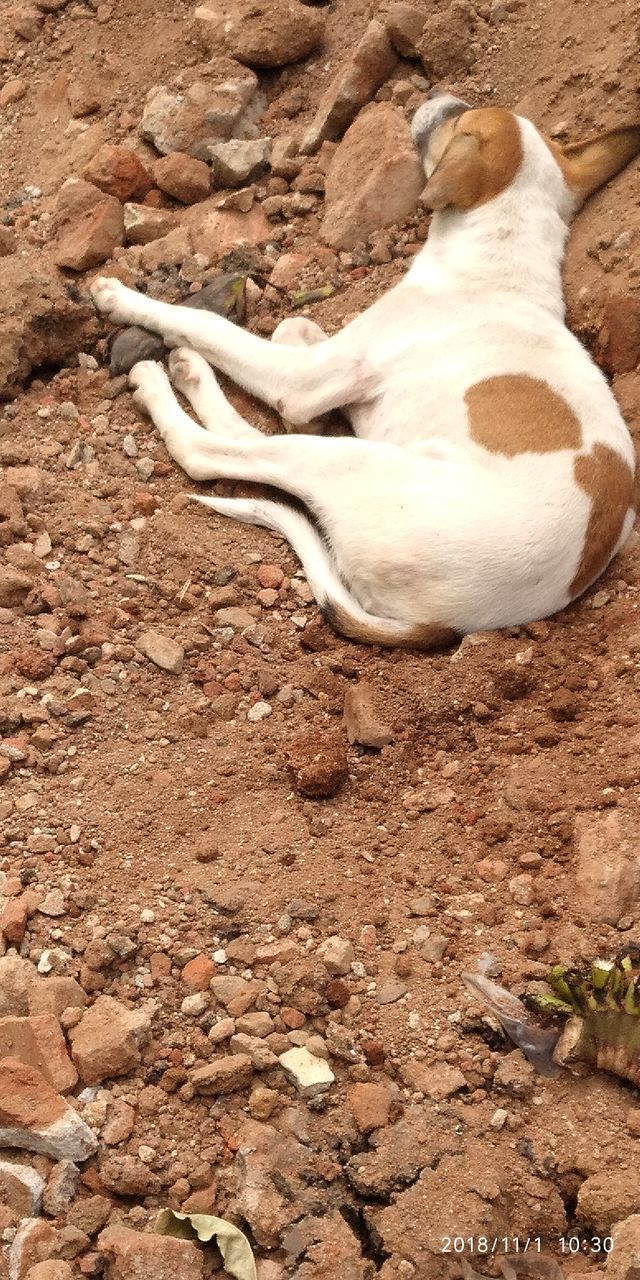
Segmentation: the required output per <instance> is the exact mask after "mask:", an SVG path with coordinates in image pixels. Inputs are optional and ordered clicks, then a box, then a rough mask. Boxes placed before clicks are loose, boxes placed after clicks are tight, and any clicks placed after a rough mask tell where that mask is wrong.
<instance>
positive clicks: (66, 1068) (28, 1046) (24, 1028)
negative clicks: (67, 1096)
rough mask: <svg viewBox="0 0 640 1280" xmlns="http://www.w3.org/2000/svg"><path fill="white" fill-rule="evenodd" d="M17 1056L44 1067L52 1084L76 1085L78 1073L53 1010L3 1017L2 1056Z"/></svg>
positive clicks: (0, 1029) (60, 1087)
mask: <svg viewBox="0 0 640 1280" xmlns="http://www.w3.org/2000/svg"><path fill="white" fill-rule="evenodd" d="M7 1057H9V1058H17V1059H18V1060H19V1061H20V1062H24V1063H25V1064H26V1065H27V1066H29V1067H35V1068H36V1069H37V1070H38V1071H41V1072H42V1074H43V1076H44V1078H45V1080H48V1082H49V1084H50V1085H51V1086H52V1088H54V1089H57V1090H59V1092H60V1093H66V1092H67V1090H69V1089H73V1086H74V1085H75V1084H76V1082H77V1079H78V1073H77V1071H76V1069H75V1067H74V1065H73V1063H72V1061H71V1058H70V1057H69V1054H68V1053H67V1046H66V1044H65V1039H64V1036H63V1034H62V1031H61V1030H60V1024H59V1022H58V1019H57V1018H54V1016H53V1014H51V1013H45V1014H41V1015H40V1016H39V1017H31V1018H0V1058H7Z"/></svg>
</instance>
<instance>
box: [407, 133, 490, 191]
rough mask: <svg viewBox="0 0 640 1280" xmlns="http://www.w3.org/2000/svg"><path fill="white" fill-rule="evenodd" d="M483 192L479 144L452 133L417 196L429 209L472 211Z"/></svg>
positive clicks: (467, 134)
mask: <svg viewBox="0 0 640 1280" xmlns="http://www.w3.org/2000/svg"><path fill="white" fill-rule="evenodd" d="M481 191H482V161H481V159H480V143H479V141H478V138H477V137H476V136H475V135H474V134H472V133H454V135H453V137H452V139H451V141H450V143H449V145H448V146H447V147H446V149H445V151H444V153H443V155H442V157H441V159H440V160H439V162H438V164H437V165H436V167H435V169H434V171H433V173H432V174H431V177H430V178H429V181H428V182H427V185H426V187H425V189H424V191H423V192H422V196H421V197H420V198H421V200H422V203H423V204H426V206H427V208H428V209H434V210H435V209H447V208H453V209H471V208H472V206H473V205H474V204H476V203H477V201H478V199H479V197H480V194H481Z"/></svg>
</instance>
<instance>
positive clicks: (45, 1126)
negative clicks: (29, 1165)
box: [0, 1058, 98, 1160]
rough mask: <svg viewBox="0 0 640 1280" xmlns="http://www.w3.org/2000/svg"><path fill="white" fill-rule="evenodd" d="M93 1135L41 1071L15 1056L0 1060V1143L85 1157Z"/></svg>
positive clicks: (59, 1156) (92, 1144)
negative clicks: (26, 1064)
mask: <svg viewBox="0 0 640 1280" xmlns="http://www.w3.org/2000/svg"><path fill="white" fill-rule="evenodd" d="M97 1145H98V1143H97V1141H96V1138H95V1135H94V1134H93V1133H92V1132H91V1129H90V1128H89V1127H88V1125H86V1124H85V1122H84V1120H82V1119H81V1117H80V1116H79V1115H78V1112H77V1111H74V1109H73V1107H70V1106H69V1104H68V1103H67V1102H65V1100H64V1098H63V1097H62V1096H61V1094H59V1093H56V1090H55V1089H52V1088H51V1085H50V1084H49V1083H48V1081H47V1080H45V1078H44V1076H43V1075H42V1074H41V1072H40V1071H36V1070H35V1069H34V1068H33V1067H27V1066H25V1064H24V1063H23V1062H18V1060H17V1059H16V1058H2V1059H1V1060H0V1146H2V1147H21V1148H23V1149H26V1150H27V1151H37V1152H39V1153H40V1154H41V1155H44V1156H51V1157H52V1158H53V1159H54V1160H87V1159H88V1157H89V1156H91V1155H93V1153H94V1151H95V1150H96V1148H97Z"/></svg>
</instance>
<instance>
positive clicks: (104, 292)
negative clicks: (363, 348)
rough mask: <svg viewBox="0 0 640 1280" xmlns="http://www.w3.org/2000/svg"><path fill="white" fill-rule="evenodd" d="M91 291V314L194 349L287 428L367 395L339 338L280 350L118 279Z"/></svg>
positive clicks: (367, 376)
mask: <svg viewBox="0 0 640 1280" xmlns="http://www.w3.org/2000/svg"><path fill="white" fill-rule="evenodd" d="M91 291H92V295H93V299H94V302H95V304H96V306H97V308H98V310H99V311H102V312H104V314H105V315H108V316H109V317H110V318H111V319H112V320H113V321H114V322H115V323H117V324H137V325H141V326H142V327H143V328H145V329H151V330H152V331H153V332H154V333H159V334H161V335H162V337H163V338H164V340H165V342H166V343H167V344H168V345H169V346H190V347H195V349H196V350H197V351H200V352H201V353H202V355H204V356H205V357H206V359H207V360H208V361H209V362H210V363H211V364H213V365H215V367H216V368H218V369H220V370H222V372H223V373H226V374H227V375H228V376H229V377H230V378H233V380H234V382H237V383H239V384H240V386H242V387H245V388H246V390H247V391H250V392H252V393H253V394H254V395H257V396H259V397H260V399H261V400H264V401H265V403H266V404H268V405H271V406H272V408H274V409H276V410H277V411H278V413H280V414H281V416H282V417H283V418H286V419H288V421H289V422H293V423H296V424H298V423H304V422H310V421H311V420H312V419H313V418H317V417H319V416H320V415H321V414H323V413H328V412H329V410H330V409H339V408H340V407H342V406H343V405H347V404H350V403H352V402H354V401H363V400H366V399H367V398H369V396H370V395H371V394H373V391H374V386H373V383H374V377H373V376H372V374H371V372H369V371H368V370H367V369H366V366H365V361H364V359H363V357H362V355H361V354H360V353H358V352H354V351H353V350H352V349H351V348H350V344H349V342H348V341H345V340H344V339H343V338H342V336H341V335H340V334H338V335H336V337H334V338H328V339H327V340H326V342H318V343H317V344H315V345H313V346H309V347H294V346H291V347H290V346H280V345H278V344H276V343H271V342H268V341H266V339H264V338H258V337H256V335H255V334H252V333H247V331H246V330H244V329H240V328H238V327H237V326H236V325H234V324H232V323H231V322H230V321H229V320H225V319H224V318H223V317H222V316H217V315H214V314H213V313H212V312H204V311H194V310H191V309H190V308H189V307H179V306H172V305H171V304H170V303H167V302H158V301H156V299H154V298H148V297H145V296H144V295H143V294H140V293H136V291H135V290H134V289H127V288H126V286H125V285H123V284H122V283H121V282H120V281H119V280H106V279H102V278H100V279H98V280H95V281H94V283H93V285H92V290H91Z"/></svg>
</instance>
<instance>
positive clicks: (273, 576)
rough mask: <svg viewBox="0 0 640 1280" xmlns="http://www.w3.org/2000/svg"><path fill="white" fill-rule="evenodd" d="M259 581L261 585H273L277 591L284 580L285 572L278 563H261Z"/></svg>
mask: <svg viewBox="0 0 640 1280" xmlns="http://www.w3.org/2000/svg"><path fill="white" fill-rule="evenodd" d="M258 582H259V583H260V586H261V587H273V589H274V590H276V591H277V590H278V588H279V587H281V586H282V584H283V582H284V573H283V572H282V569H280V568H279V567H278V565H277V564H261V565H260V567H259V569H258Z"/></svg>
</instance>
